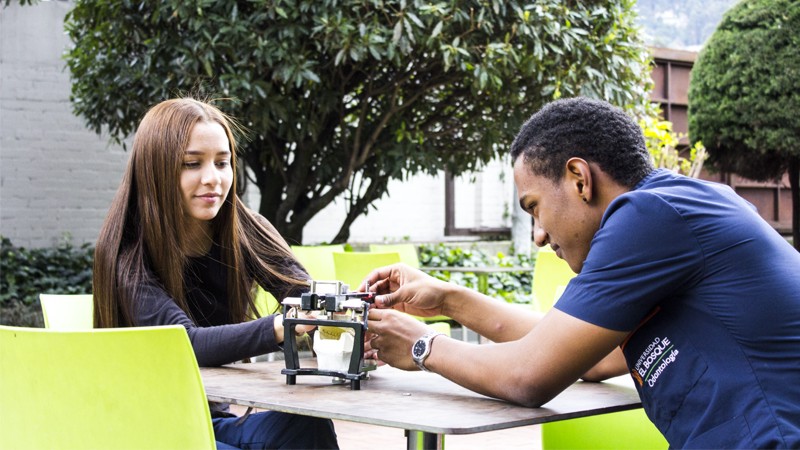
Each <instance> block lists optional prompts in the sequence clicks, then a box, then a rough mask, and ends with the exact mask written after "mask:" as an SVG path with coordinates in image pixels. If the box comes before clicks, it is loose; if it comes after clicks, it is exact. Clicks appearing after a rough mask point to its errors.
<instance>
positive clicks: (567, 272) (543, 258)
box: [533, 245, 575, 312]
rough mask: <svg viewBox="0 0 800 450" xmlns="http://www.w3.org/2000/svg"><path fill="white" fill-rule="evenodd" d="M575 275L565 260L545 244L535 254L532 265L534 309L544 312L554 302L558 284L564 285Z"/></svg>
mask: <svg viewBox="0 0 800 450" xmlns="http://www.w3.org/2000/svg"><path fill="white" fill-rule="evenodd" d="M574 276H575V272H573V271H572V269H570V268H569V265H568V264H567V262H566V261H564V260H563V259H561V258H559V257H558V255H556V252H554V251H553V249H551V248H550V246H549V245H546V246H544V247H542V248H540V249H539V251H538V253H537V254H536V263H535V264H534V266H533V304H534V306H535V308H536V310H538V311H541V312H546V311H547V310H549V309H550V308H551V307H552V306H553V303H554V302H555V296H556V291H557V290H558V288H559V286H566V285H567V283H569V280H571V279H572V278H573V277H574Z"/></svg>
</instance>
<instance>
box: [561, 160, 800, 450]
mask: <svg viewBox="0 0 800 450" xmlns="http://www.w3.org/2000/svg"><path fill="white" fill-rule="evenodd" d="M555 307H556V308H558V309H559V310H561V311H563V312H565V313H567V314H569V315H571V316H574V317H576V318H579V319H581V320H584V321H586V322H590V323H592V324H595V325H598V326H601V327H604V328H608V329H612V330H617V331H630V332H631V334H630V335H629V336H628V338H627V339H626V341H625V342H624V344H623V352H624V353H625V358H626V360H627V363H628V368H629V369H630V372H631V376H632V377H633V379H634V380H635V384H636V387H637V389H638V391H639V394H640V396H641V398H642V403H643V405H644V408H645V410H646V412H647V415H648V416H649V417H650V419H651V420H652V421H653V422H654V423H655V425H656V426H657V427H658V429H659V430H660V431H661V432H662V433H663V434H664V436H665V437H666V439H667V441H669V443H670V445H671V446H672V447H684V448H691V447H696V448H723V447H725V448H728V447H738V448H766V447H788V448H800V253H798V252H797V251H796V250H795V249H794V248H793V247H791V246H790V245H789V244H788V243H787V242H786V240H785V239H783V238H782V237H781V236H780V235H778V233H776V232H775V230H773V229H772V228H771V227H770V226H769V224H767V223H766V222H765V221H764V220H763V219H762V218H761V217H760V216H759V215H758V214H757V213H756V212H755V211H754V208H752V205H750V204H749V203H747V202H746V201H745V200H743V199H742V198H741V197H739V196H738V195H737V194H736V193H735V192H733V190H732V189H730V188H729V187H727V186H725V185H722V184H719V183H712V182H706V181H700V180H695V179H691V178H687V177H683V176H680V175H675V174H673V173H671V172H669V171H666V170H656V171H654V172H653V173H651V174H650V175H649V176H648V177H646V178H645V179H644V180H643V181H642V182H641V183H639V185H638V186H636V188H635V189H634V190H632V191H630V192H627V193H625V194H624V195H621V196H620V197H618V198H617V199H615V200H614V201H613V202H612V203H611V204H610V205H609V207H608V210H607V211H606V212H605V214H604V216H603V219H602V222H601V225H600V229H599V230H598V232H597V233H596V234H595V236H594V238H593V240H592V244H591V249H590V251H589V254H588V256H587V258H586V261H585V262H584V265H583V269H582V271H581V273H580V274H579V275H578V276H577V277H575V278H574V279H573V280H572V281H571V282H570V284H569V285H568V286H567V288H566V290H565V292H564V294H563V296H562V297H561V298H560V299H559V301H558V303H557V304H556V306H555Z"/></svg>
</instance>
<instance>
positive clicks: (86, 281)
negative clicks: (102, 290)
mask: <svg viewBox="0 0 800 450" xmlns="http://www.w3.org/2000/svg"><path fill="white" fill-rule="evenodd" d="M93 260H94V248H93V247H92V246H90V245H89V244H83V245H81V246H80V247H75V246H74V245H72V243H71V241H70V239H69V238H65V239H64V240H63V241H62V242H61V243H59V244H58V245H56V246H55V247H50V248H39V249H26V248H23V247H15V246H14V245H13V244H12V243H11V241H10V240H9V239H8V238H5V237H2V236H0V274H1V275H0V323H2V324H6V325H16V326H41V324H42V319H41V314H40V307H39V294H41V293H49V294H88V293H91V292H92V262H93Z"/></svg>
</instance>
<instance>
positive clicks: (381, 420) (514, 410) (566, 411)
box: [200, 360, 641, 434]
mask: <svg viewBox="0 0 800 450" xmlns="http://www.w3.org/2000/svg"><path fill="white" fill-rule="evenodd" d="M310 361H313V360H303V361H302V362H301V366H302V367H312V364H313V363H312V362H310ZM284 367H285V365H284V361H280V360H279V361H272V362H258V363H252V364H235V365H229V366H225V367H217V368H200V373H201V376H202V377H203V383H204V385H205V389H206V394H207V396H208V399H209V400H210V401H217V402H224V403H231V404H237V405H242V406H252V407H256V408H262V409H269V410H273V411H283V412H288V413H295V414H302V415H307V416H315V417H324V418H329V419H338V420H348V421H353V422H360V423H367V424H372V425H380V426H386V427H393V428H402V429H406V430H417V431H422V432H426V433H436V434H470V433H480V432H484V431H492V430H500V429H505V428H513V427H519V426H525V425H533V424H538V423H544V422H552V421H556V420H564V419H571V418H576V417H584V416H589V415H596V414H604V413H610V412H615V411H624V410H628V409H635V408H638V407H641V402H640V401H639V396H638V394H637V393H636V390H635V389H634V388H633V387H627V386H623V385H620V384H617V383H609V382H603V383H586V382H577V383H575V384H574V385H572V386H571V387H569V388H568V389H567V390H565V391H564V392H562V393H561V394H560V395H559V396H557V397H556V398H555V399H553V400H551V401H550V402H548V403H547V404H545V405H544V406H543V407H542V408H525V407H522V406H517V405H514V404H512V403H509V402H505V401H501V400H496V399H492V398H489V397H485V396H483V395H480V394H477V393H474V392H472V391H470V390H468V389H465V388H462V387H461V386H459V385H457V384H455V383H453V382H451V381H449V380H447V379H445V378H443V377H441V376H439V375H436V374H434V373H428V372H416V371H415V372H406V371H402V370H399V369H395V368H392V367H389V366H382V367H379V368H378V369H376V370H374V371H372V372H370V376H369V379H367V380H363V381H362V382H361V390H357V391H354V390H350V385H349V384H337V383H333V382H332V379H331V377H328V376H315V375H303V376H298V377H297V384H296V385H292V386H290V385H287V384H286V376H285V375H282V374H281V373H280V371H281V369H283V368H284Z"/></svg>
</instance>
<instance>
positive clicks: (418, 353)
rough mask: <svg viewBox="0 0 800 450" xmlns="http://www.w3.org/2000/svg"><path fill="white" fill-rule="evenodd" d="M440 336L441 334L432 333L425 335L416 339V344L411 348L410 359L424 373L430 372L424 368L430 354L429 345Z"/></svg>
mask: <svg viewBox="0 0 800 450" xmlns="http://www.w3.org/2000/svg"><path fill="white" fill-rule="evenodd" d="M442 334H443V333H436V332H433V331H431V332H430V333H425V334H424V335H422V337H421V338H419V339H417V342H414V345H412V346H411V359H413V360H414V363H416V364H417V367H419V368H420V369H422V370H424V371H425V372H430V371H429V370H428V369H427V368H426V367H425V359H426V358H427V357H428V355H430V354H431V345H432V343H433V340H434V338H436V337H437V336H441V335H442Z"/></svg>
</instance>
